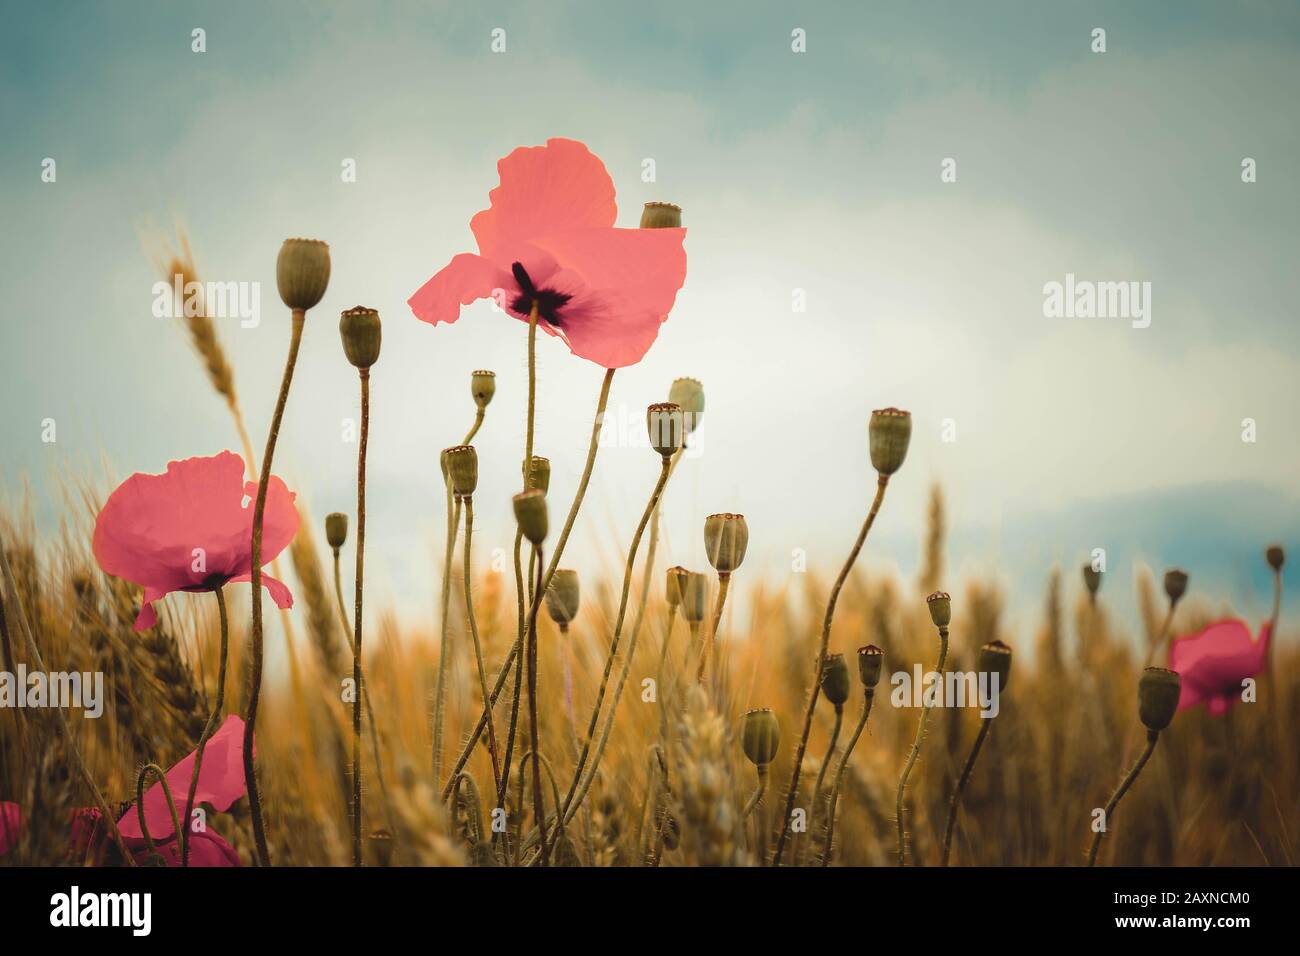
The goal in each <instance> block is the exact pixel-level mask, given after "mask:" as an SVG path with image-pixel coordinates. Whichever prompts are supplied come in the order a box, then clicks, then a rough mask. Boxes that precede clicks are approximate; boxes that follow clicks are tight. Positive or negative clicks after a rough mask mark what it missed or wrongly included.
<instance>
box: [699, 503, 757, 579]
mask: <svg viewBox="0 0 1300 956" xmlns="http://www.w3.org/2000/svg"><path fill="white" fill-rule="evenodd" d="M748 545H749V525H747V524H745V516H744V515H733V514H717V515H709V516H708V517H707V518H705V519H704V553H705V554H706V555H708V558H709V564H711V565H713V568H714V570H715V571H717V572H718V573H719V574H730V573H731V572H732V571H734V570H736V568H738V567H740V562H742V561H744V560H745V548H746V547H747V546H748Z"/></svg>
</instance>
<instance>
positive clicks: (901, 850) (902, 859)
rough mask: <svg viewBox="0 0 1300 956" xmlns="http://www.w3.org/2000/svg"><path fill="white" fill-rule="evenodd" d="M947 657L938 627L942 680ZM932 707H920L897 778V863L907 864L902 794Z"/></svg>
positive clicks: (943, 632)
mask: <svg viewBox="0 0 1300 956" xmlns="http://www.w3.org/2000/svg"><path fill="white" fill-rule="evenodd" d="M947 659H948V628H946V627H941V628H939V663H938V664H937V665H935V668H934V670H935V673H936V674H937V675H938V678H939V680H940V681H942V680H943V665H944V662H945V661H947ZM932 707H933V701H928V702H926V703H925V705H924V706H923V707H922V708H921V719H920V720H918V721H917V722H916V737H915V738H914V739H913V740H912V749H911V751H910V752H909V753H908V755H907V763H906V764H905V765H904V766H903V773H902V775H901V776H900V777H899V778H898V793H897V795H896V796H895V798H894V814H895V818H896V821H897V825H898V865H899V866H906V865H907V847H906V838H905V835H904V829H905V826H904V820H903V794H904V791H905V790H906V789H907V778H908V777H910V776H911V775H912V768H913V767H915V766H916V758H917V757H919V756H920V755H921V741H922V740H923V739H924V738H925V722H926V721H927V720H929V718H930V710H931V709H932Z"/></svg>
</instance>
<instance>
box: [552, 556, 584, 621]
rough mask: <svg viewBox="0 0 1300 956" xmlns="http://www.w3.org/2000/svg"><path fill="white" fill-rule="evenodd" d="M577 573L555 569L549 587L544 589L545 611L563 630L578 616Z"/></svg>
mask: <svg viewBox="0 0 1300 956" xmlns="http://www.w3.org/2000/svg"><path fill="white" fill-rule="evenodd" d="M579 595H580V592H579V590H578V572H577V571H571V570H569V569H568V568H556V570H555V574H554V575H552V577H551V586H550V587H548V588H547V589H546V611H547V613H548V614H550V615H551V620H552V621H554V622H555V623H556V624H558V625H560V629H561V630H563V629H564V628H565V627H567V626H568V624H569V622H570V621H572V620H573V619H574V618H575V617H577V616H578V598H579Z"/></svg>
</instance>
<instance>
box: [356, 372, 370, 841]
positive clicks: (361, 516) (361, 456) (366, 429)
mask: <svg viewBox="0 0 1300 956" xmlns="http://www.w3.org/2000/svg"><path fill="white" fill-rule="evenodd" d="M359 371H360V373H361V447H360V449H359V450H358V452H357V582H356V593H355V594H354V595H353V601H354V603H355V613H356V617H355V620H354V623H353V625H352V630H353V633H354V634H355V639H354V641H353V644H352V687H353V690H354V691H355V693H354V696H353V698H352V865H353V866H360V865H361V697H362V692H363V691H364V689H365V688H364V687H363V686H362V677H361V636H362V634H361V621H362V616H361V603H362V596H363V592H362V583H363V578H364V572H365V559H366V446H367V444H368V442H369V439H370V369H368V368H363V369H360V370H359Z"/></svg>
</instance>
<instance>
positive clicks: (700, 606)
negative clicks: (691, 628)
mask: <svg viewBox="0 0 1300 956" xmlns="http://www.w3.org/2000/svg"><path fill="white" fill-rule="evenodd" d="M681 592H682V617H684V618H686V620H688V621H690V622H691V623H692V624H698V623H700V622H701V621H703V620H704V615H705V613H706V612H707V610H708V603H709V578H708V575H705V574H700V573H699V572H698V571H687V572H686V577H685V579H684V580H683V581H682V583H681Z"/></svg>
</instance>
